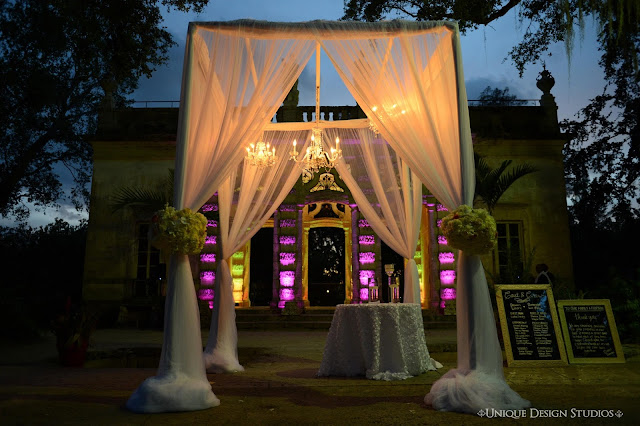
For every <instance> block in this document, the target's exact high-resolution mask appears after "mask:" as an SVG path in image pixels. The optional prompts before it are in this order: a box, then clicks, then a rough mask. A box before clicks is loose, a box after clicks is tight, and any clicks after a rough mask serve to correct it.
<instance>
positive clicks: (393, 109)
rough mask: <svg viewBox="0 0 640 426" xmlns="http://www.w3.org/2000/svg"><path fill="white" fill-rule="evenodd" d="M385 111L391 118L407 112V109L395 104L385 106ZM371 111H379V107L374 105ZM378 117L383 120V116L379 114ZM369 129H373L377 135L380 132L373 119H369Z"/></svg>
mask: <svg viewBox="0 0 640 426" xmlns="http://www.w3.org/2000/svg"><path fill="white" fill-rule="evenodd" d="M383 109H384V111H385V113H386V114H385V115H386V116H387V117H389V118H394V117H396V116H400V115H403V114H406V113H407V110H405V109H403V108H402V107H398V104H393V105H392V106H390V107H383ZM371 111H373V112H374V113H375V112H376V111H378V107H377V106H373V107H372V108H371ZM378 119H379V120H380V121H383V118H382V117H380V115H379V114H378ZM369 130H371V131H372V132H373V133H375V134H376V135H379V134H380V130H379V129H378V128H377V127H376V125H375V124H374V123H373V121H371V119H369Z"/></svg>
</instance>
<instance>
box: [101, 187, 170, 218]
mask: <svg viewBox="0 0 640 426" xmlns="http://www.w3.org/2000/svg"><path fill="white" fill-rule="evenodd" d="M168 202H169V199H168V198H167V194H166V191H162V190H158V189H149V188H136V187H120V188H118V189H116V190H115V192H114V193H113V195H112V196H111V199H110V202H109V204H110V206H111V211H112V212H114V213H115V212H117V211H118V210H121V209H124V208H127V207H139V208H143V209H145V210H147V209H148V210H151V211H155V210H160V209H162V208H163V207H164V205H165V204H166V203H168Z"/></svg>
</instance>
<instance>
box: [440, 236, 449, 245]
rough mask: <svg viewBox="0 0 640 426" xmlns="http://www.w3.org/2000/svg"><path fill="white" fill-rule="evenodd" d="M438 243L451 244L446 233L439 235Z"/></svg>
mask: <svg viewBox="0 0 640 426" xmlns="http://www.w3.org/2000/svg"><path fill="white" fill-rule="evenodd" d="M438 244H443V245H445V246H446V245H447V244H449V241H447V237H445V236H444V235H438Z"/></svg>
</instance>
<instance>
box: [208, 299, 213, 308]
mask: <svg viewBox="0 0 640 426" xmlns="http://www.w3.org/2000/svg"><path fill="white" fill-rule="evenodd" d="M209 309H213V300H209Z"/></svg>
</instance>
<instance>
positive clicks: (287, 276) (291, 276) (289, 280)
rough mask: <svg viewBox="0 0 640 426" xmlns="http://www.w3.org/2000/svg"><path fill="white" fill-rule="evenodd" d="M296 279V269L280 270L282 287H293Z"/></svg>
mask: <svg viewBox="0 0 640 426" xmlns="http://www.w3.org/2000/svg"><path fill="white" fill-rule="evenodd" d="M295 279H296V273H295V272H294V271H281V272H280V285H281V286H282V287H293V283H294V281H295Z"/></svg>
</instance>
